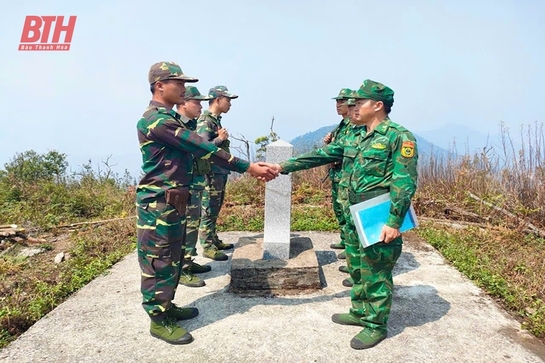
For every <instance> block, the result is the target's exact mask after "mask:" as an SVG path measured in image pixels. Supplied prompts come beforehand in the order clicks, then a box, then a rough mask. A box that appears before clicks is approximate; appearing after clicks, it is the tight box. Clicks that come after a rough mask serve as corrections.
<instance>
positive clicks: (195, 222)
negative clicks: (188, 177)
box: [185, 188, 203, 259]
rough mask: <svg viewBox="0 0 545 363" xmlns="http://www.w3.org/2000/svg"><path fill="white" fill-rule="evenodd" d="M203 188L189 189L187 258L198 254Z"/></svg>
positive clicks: (186, 237) (186, 236)
mask: <svg viewBox="0 0 545 363" xmlns="http://www.w3.org/2000/svg"><path fill="white" fill-rule="evenodd" d="M202 196H203V189H200V188H196V189H194V188H190V189H189V204H188V205H187V211H186V214H185V217H186V221H187V222H186V235H185V258H186V259H190V258H191V257H192V256H197V241H198V239H199V225H200V223H201V213H202Z"/></svg>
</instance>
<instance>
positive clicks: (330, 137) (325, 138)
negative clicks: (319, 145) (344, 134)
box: [324, 132, 333, 144]
mask: <svg viewBox="0 0 545 363" xmlns="http://www.w3.org/2000/svg"><path fill="white" fill-rule="evenodd" d="M332 138H333V135H331V132H330V133H328V134H327V135H325V137H324V143H325V144H329V143H330V142H331V139H332Z"/></svg>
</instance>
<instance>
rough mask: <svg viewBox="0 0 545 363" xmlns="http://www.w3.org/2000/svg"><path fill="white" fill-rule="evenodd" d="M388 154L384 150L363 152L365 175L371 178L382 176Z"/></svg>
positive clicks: (384, 171) (384, 172)
mask: <svg viewBox="0 0 545 363" xmlns="http://www.w3.org/2000/svg"><path fill="white" fill-rule="evenodd" d="M388 155H389V152H388V151H386V150H380V151H379V150H375V149H368V150H365V151H363V154H362V156H363V165H362V167H363V170H364V171H365V174H368V175H373V176H384V174H386V164H387V163H388Z"/></svg>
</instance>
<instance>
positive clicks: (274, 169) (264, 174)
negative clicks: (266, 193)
mask: <svg viewBox="0 0 545 363" xmlns="http://www.w3.org/2000/svg"><path fill="white" fill-rule="evenodd" d="M281 171H282V167H281V166H280V165H279V164H271V163H265V162H262V161H260V162H257V163H251V164H250V167H249V168H248V170H246V172H247V173H248V174H250V175H251V176H253V177H254V178H256V179H258V180H261V181H266V182H268V181H271V180H273V179H275V178H276V177H277V176H278V175H279V174H280V172H281Z"/></svg>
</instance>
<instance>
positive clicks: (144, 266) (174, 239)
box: [136, 199, 185, 320]
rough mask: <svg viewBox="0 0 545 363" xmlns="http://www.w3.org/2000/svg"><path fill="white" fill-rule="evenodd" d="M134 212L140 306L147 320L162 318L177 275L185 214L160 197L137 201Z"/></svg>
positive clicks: (176, 280)
mask: <svg viewBox="0 0 545 363" xmlns="http://www.w3.org/2000/svg"><path fill="white" fill-rule="evenodd" d="M136 214H137V226H136V228H137V241H138V247H137V249H138V262H139V264H140V270H141V282H140V291H141V293H142V306H143V307H144V310H145V311H146V312H147V313H148V315H149V316H150V318H151V319H153V320H162V319H163V318H164V316H165V314H164V313H165V311H166V310H168V309H169V308H170V305H171V301H172V300H173V299H174V295H175V293H176V287H177V286H178V282H179V278H180V271H181V268H182V264H181V261H180V260H181V257H182V254H183V252H182V249H183V244H184V235H185V215H184V216H182V217H180V216H179V215H178V212H177V211H176V209H174V207H173V206H171V205H169V204H167V203H166V202H165V201H164V199H163V200H162V201H161V200H159V201H155V202H152V203H137V208H136Z"/></svg>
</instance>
